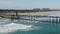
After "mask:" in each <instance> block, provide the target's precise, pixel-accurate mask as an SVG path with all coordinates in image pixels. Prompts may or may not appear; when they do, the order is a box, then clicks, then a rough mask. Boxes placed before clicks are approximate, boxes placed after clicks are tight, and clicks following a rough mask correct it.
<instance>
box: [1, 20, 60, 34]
mask: <svg viewBox="0 0 60 34" xmlns="http://www.w3.org/2000/svg"><path fill="white" fill-rule="evenodd" d="M24 28H25V29H24ZM0 33H1V34H60V24H55V23H53V24H52V23H48V22H39V21H28V20H20V19H19V20H11V19H6V20H2V21H0Z"/></svg>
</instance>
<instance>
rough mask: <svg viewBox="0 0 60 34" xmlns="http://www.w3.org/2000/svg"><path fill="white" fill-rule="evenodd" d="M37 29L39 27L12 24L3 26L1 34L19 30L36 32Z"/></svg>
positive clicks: (0, 27) (0, 29)
mask: <svg viewBox="0 0 60 34" xmlns="http://www.w3.org/2000/svg"><path fill="white" fill-rule="evenodd" d="M36 29H38V27H36V26H32V25H23V24H16V23H10V24H6V25H1V26H0V33H10V32H15V31H17V30H20V31H30V30H36Z"/></svg>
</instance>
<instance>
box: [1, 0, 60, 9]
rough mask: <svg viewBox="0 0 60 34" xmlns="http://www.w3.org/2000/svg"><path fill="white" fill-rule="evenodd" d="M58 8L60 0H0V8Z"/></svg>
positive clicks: (59, 7)
mask: <svg viewBox="0 0 60 34" xmlns="http://www.w3.org/2000/svg"><path fill="white" fill-rule="evenodd" d="M32 8H51V9H60V0H0V9H32Z"/></svg>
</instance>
